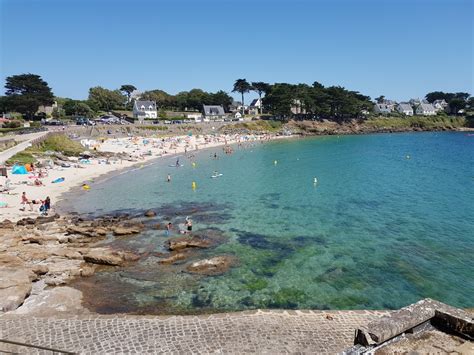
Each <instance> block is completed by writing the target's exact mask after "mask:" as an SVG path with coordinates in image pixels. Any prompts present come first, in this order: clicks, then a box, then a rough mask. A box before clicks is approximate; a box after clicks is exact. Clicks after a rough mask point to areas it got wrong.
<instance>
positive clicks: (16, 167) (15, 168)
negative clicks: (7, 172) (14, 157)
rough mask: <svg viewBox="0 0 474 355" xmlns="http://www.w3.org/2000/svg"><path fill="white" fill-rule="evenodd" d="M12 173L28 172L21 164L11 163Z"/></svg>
mask: <svg viewBox="0 0 474 355" xmlns="http://www.w3.org/2000/svg"><path fill="white" fill-rule="evenodd" d="M12 174H28V171H27V170H26V168H25V167H24V166H23V165H13V167H12Z"/></svg>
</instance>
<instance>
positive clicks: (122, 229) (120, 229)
mask: <svg viewBox="0 0 474 355" xmlns="http://www.w3.org/2000/svg"><path fill="white" fill-rule="evenodd" d="M142 230H143V228H141V227H140V226H138V225H137V226H129V227H126V226H117V227H112V231H113V233H114V235H130V234H138V233H140V232H141V231H142Z"/></svg>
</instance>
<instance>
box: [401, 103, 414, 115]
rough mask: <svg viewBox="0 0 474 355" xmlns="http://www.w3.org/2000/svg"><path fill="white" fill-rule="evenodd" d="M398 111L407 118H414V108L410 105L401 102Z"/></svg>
mask: <svg viewBox="0 0 474 355" xmlns="http://www.w3.org/2000/svg"><path fill="white" fill-rule="evenodd" d="M397 111H398V112H400V113H403V114H404V115H405V116H413V107H411V105H410V104H409V103H406V102H401V103H399V104H398V106H397Z"/></svg>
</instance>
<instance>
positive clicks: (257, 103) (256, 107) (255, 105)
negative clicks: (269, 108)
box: [249, 98, 262, 115]
mask: <svg viewBox="0 0 474 355" xmlns="http://www.w3.org/2000/svg"><path fill="white" fill-rule="evenodd" d="M261 108H262V101H261V100H260V99H259V98H258V99H255V100H253V101H252V102H251V103H250V106H249V114H251V115H258V114H259V113H260V109H261Z"/></svg>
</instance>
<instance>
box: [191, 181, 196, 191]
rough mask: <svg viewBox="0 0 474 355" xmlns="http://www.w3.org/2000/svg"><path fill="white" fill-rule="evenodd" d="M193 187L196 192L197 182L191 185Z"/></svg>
mask: <svg viewBox="0 0 474 355" xmlns="http://www.w3.org/2000/svg"><path fill="white" fill-rule="evenodd" d="M191 187H192V188H193V190H196V188H197V185H196V181H193V183H192V184H191Z"/></svg>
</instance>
